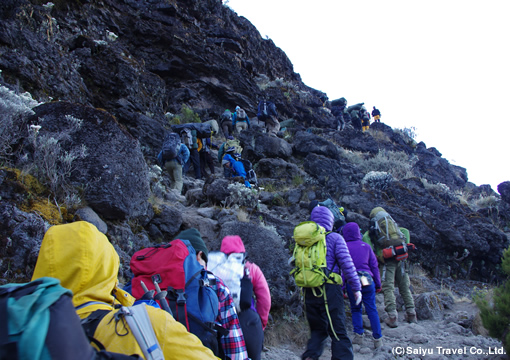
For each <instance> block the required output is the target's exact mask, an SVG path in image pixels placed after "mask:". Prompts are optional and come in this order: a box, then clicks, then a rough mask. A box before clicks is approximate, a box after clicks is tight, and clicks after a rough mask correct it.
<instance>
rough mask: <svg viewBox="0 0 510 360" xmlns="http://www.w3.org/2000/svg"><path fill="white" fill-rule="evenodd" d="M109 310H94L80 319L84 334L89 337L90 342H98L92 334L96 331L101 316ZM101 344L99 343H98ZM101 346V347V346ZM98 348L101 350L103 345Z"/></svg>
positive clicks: (101, 318)
mask: <svg viewBox="0 0 510 360" xmlns="http://www.w3.org/2000/svg"><path fill="white" fill-rule="evenodd" d="M110 311H111V310H101V309H99V310H96V311H94V312H92V314H90V315H89V316H87V317H86V318H84V319H82V320H81V326H82V327H83V330H85V335H87V337H88V338H89V340H90V341H91V342H93V343H94V344H96V345H97V343H99V341H98V340H96V339H95V338H94V334H95V332H96V329H97V327H98V326H99V323H100V322H101V320H103V318H104V317H105V316H106V314H108V313H109V312H110ZM100 344H101V343H100ZM101 347H102V348H101ZM98 348H99V350H103V349H104V346H103V345H102V344H101V346H98Z"/></svg>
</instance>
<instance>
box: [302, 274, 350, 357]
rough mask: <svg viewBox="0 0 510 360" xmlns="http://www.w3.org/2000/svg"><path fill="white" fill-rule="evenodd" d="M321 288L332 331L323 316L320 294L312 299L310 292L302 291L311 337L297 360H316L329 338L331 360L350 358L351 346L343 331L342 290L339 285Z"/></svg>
mask: <svg viewBox="0 0 510 360" xmlns="http://www.w3.org/2000/svg"><path fill="white" fill-rule="evenodd" d="M325 289H326V290H325V291H326V296H327V300H328V310H329V315H330V317H331V323H332V325H333V328H334V329H335V332H333V330H332V329H331V324H330V322H329V319H328V314H327V313H326V305H325V302H324V295H322V296H319V297H315V295H314V294H313V292H312V289H305V303H306V318H307V320H308V324H309V325H310V333H311V335H310V340H308V344H307V347H306V351H305V352H304V353H303V355H302V356H301V358H302V359H306V358H307V357H308V358H312V359H318V358H319V357H320V356H321V355H322V352H323V351H324V343H325V341H326V339H327V338H328V335H329V337H330V338H331V354H332V357H331V359H338V360H340V359H341V360H345V359H348V360H349V359H353V358H354V354H353V352H352V343H351V340H350V339H349V337H348V336H347V331H346V329H345V311H344V297H343V295H342V288H341V286H340V285H332V284H326V286H325ZM316 290H320V289H316ZM335 334H336V337H338V340H337V338H336V337H335Z"/></svg>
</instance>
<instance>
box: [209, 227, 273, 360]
mask: <svg viewBox="0 0 510 360" xmlns="http://www.w3.org/2000/svg"><path fill="white" fill-rule="evenodd" d="M209 255H210V258H211V259H210V262H209V269H210V270H211V271H212V272H213V273H214V274H215V275H216V276H218V277H220V278H221V279H222V280H223V281H224V282H225V283H226V284H227V286H228V287H229V289H230V291H231V293H232V297H233V298H234V303H235V304H236V310H237V313H238V315H239V321H240V322H241V328H242V330H243V335H244V340H245V342H246V348H247V350H248V356H249V357H250V359H251V360H260V356H261V353H262V348H263V344H264V329H265V328H266V325H267V321H268V317H269V310H270V309H271V293H270V292H269V286H268V284H267V281H266V278H265V277H264V274H263V273H262V270H260V268H259V267H258V266H257V265H256V264H254V263H252V262H250V261H247V260H246V249H245V247H244V244H243V240H242V239H241V237H240V236H238V235H229V236H225V237H224V238H223V240H222V242H221V251H219V252H218V251H215V252H212V253H209ZM253 295H254V296H255V298H253Z"/></svg>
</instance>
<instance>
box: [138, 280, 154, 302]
mask: <svg viewBox="0 0 510 360" xmlns="http://www.w3.org/2000/svg"><path fill="white" fill-rule="evenodd" d="M140 285H141V286H142V289H143V291H144V294H143V296H142V298H141V299H140V300H154V292H155V291H154V290H149V289H147V286H146V285H145V283H144V282H143V281H140Z"/></svg>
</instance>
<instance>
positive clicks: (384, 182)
mask: <svg viewBox="0 0 510 360" xmlns="http://www.w3.org/2000/svg"><path fill="white" fill-rule="evenodd" d="M392 182H393V176H391V174H388V173H387V172H384V171H370V172H369V173H368V174H366V175H365V177H364V178H363V180H361V185H362V186H363V188H365V189H369V188H370V189H378V190H386V188H388V186H389V185H390V184H391V183H392Z"/></svg>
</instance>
